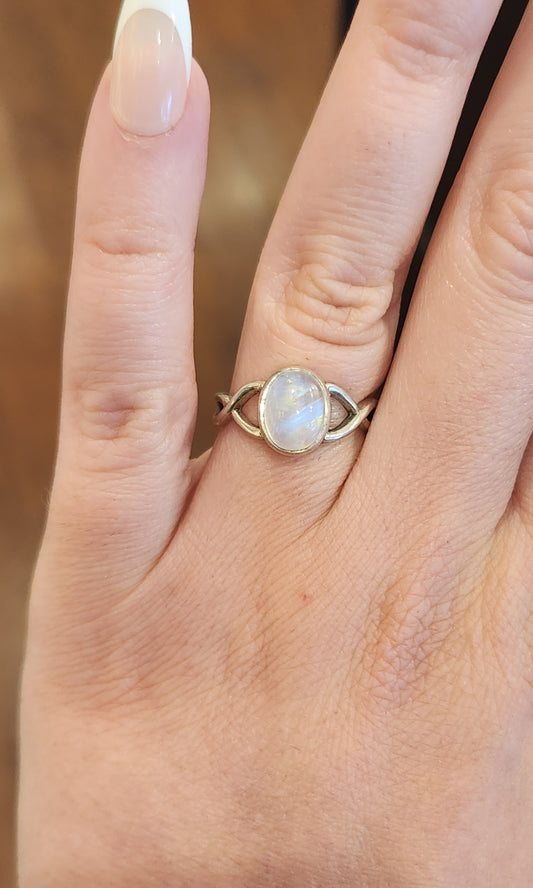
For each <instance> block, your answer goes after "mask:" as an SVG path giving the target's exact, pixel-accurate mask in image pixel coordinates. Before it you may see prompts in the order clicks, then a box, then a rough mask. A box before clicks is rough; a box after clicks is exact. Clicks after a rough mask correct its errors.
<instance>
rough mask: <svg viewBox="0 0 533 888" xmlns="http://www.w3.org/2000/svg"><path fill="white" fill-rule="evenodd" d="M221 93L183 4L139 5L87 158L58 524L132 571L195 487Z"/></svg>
mask: <svg viewBox="0 0 533 888" xmlns="http://www.w3.org/2000/svg"><path fill="white" fill-rule="evenodd" d="M128 5H129V6H131V4H128V3H127V4H126V7H128ZM134 5H135V4H134ZM182 6H183V4H182V3H174V2H173V3H170V4H169V3H166V4H165V9H166V11H167V12H171V11H172V9H177V10H178V11H180V9H181V11H183V10H182ZM183 45H186V40H185V41H184V44H183ZM208 104H209V103H208V94H207V88H206V84H205V81H204V78H203V75H202V74H201V72H200V70H199V69H198V68H197V67H196V66H193V68H192V76H191V80H190V84H189V87H188V91H187V59H186V57H185V54H184V50H183V46H182V42H181V41H180V40H178V35H177V32H176V30H175V28H174V25H173V23H172V21H171V20H170V18H169V17H168V16H167V15H163V14H162V13H161V12H160V11H158V10H155V9H151V10H144V11H140V12H136V14H135V15H133V16H132V17H130V19H129V20H126V23H125V24H124V27H123V30H122V36H121V37H120V39H119V41H118V43H117V48H116V51H115V56H114V61H113V65H112V70H111V72H109V71H108V72H107V73H106V75H105V76H104V79H103V82H102V84H101V86H100V88H99V91H98V94H97V96H96V99H95V102H94V107H93V109H92V113H91V117H90V121H89V124H88V130H87V136H86V140H85V145H84V150H83V157H82V163H81V172H80V182H79V194H78V209H77V221H76V235H75V244H74V257H73V268H72V279H71V286H70V294H69V303H68V312H67V323H66V333H65V351H64V380H63V398H62V417H61V430H60V445H59V453H58V461H57V471H56V478H55V483H54V490H53V496H52V503H51V509H50V518H49V531H48V532H49V534H52V535H53V534H54V531H55V529H56V528H57V527H60V529H61V534H60V538H61V539H62V540H66V539H68V548H69V552H71V553H72V558H73V560H74V563H76V564H77V565H78V569H83V570H85V569H87V571H89V570H91V571H93V572H95V574H96V575H98V572H99V571H105V572H107V573H106V575H108V576H109V575H110V572H111V573H112V568H113V565H117V566H118V567H119V569H120V573H119V574H115V576H120V577H121V578H123V579H126V581H127V582H129V581H130V580H132V579H134V578H135V577H136V576H138V575H139V574H142V573H143V572H144V571H146V569H147V566H148V564H149V561H150V559H153V558H156V557H157V555H158V553H159V552H160V550H161V548H162V547H163V546H164V545H165V542H166V540H167V539H168V537H169V534H170V533H171V531H172V529H173V527H174V526H175V523H176V520H177V517H178V515H179V510H180V508H181V505H182V503H183V499H184V497H185V496H186V493H187V489H188V483H189V449H190V442H191V436H192V430H193V425H194V419H195V411H196V388H195V376H194V366H193V342H192V332H193V331H192V326H193V318H192V275H193V249H194V240H195V234H196V226H197V218H198V210H199V203H200V198H201V193H202V189H203V181H204V172H205V157H206V145H207V127H208ZM112 111H113V114H112ZM113 115H114V118H115V119H114V118H113ZM117 121H118V122H119V123H120V127H119V126H117ZM127 131H128V132H127ZM65 525H67V526H68V527H69V528H70V533H66V532H65ZM65 545H67V543H65ZM48 548H49V549H50V548H51V547H48ZM94 551H98V552H100V554H101V558H100V563H95V562H96V561H98V559H94ZM125 556H127V557H125ZM67 561H68V559H66V556H65V557H63V559H62V560H61V564H62V566H65V565H66V563H67ZM65 569H67V568H65Z"/></svg>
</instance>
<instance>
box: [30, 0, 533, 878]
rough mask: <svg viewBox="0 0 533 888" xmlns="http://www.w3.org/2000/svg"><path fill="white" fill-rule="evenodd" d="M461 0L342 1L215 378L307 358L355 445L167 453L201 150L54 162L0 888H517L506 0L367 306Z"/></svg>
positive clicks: (238, 445) (250, 375)
mask: <svg viewBox="0 0 533 888" xmlns="http://www.w3.org/2000/svg"><path fill="white" fill-rule="evenodd" d="M497 10H498V3H497V2H493V0H472V2H470V3H468V4H465V3H463V2H462V0H446V2H443V0H435V2H433V3H431V4H429V3H426V2H422V0H388V2H385V0H363V2H362V3H361V4H360V7H359V9H358V12H357V14H356V18H355V21H354V25H353V27H352V30H351V33H350V35H349V37H348V40H347V42H346V45H345V47H344V49H343V51H342V54H341V56H340V58H339V60H338V63H337V65H336V68H335V70H334V72H333V74H332V77H331V80H330V82H329V84H328V86H327V89H326V91H325V94H324V97H323V100H322V103H321V105H320V107H319V109H318V112H317V116H316V120H315V122H314V124H313V127H312V129H311V131H310V133H309V136H308V138H307V140H306V143H305V145H304V147H303V149H302V153H301V156H300V157H299V159H298V161H297V164H296V166H295V170H294V173H293V176H292V178H291V181H290V183H289V185H288V187H287V191H286V194H285V196H284V197H283V200H282V202H281V205H280V208H279V211H278V214H277V216H276V219H275V221H274V224H273V228H272V231H271V234H270V236H269V239H268V242H267V244H266V247H265V250H264V253H263V256H262V259H261V262H260V265H259V269H258V272H257V277H256V281H255V284H254V287H253V292H252V294H251V299H250V306H249V310H248V314H247V318H246V322H245V328H244V331H243V338H242V343H241V347H240V351H239V356H238V360H237V364H236V369H235V376H234V380H233V384H232V391H235V390H236V389H237V388H238V387H239V386H240V385H242V384H243V383H244V382H247V381H250V380H251V379H260V378H267V377H268V376H269V375H270V374H271V373H272V372H274V371H275V370H277V369H280V367H283V366H288V365H294V364H298V365H302V366H308V367H309V368H311V369H313V370H314V371H315V372H316V373H318V374H319V375H320V376H321V377H322V378H324V379H326V380H327V381H334V382H336V383H337V384H339V385H341V386H342V387H343V388H345V389H346V390H347V391H348V392H350V393H351V394H352V395H353V397H354V398H355V399H356V400H357V399H360V398H362V397H365V396H367V395H369V394H370V393H371V392H372V391H373V390H374V389H375V388H376V387H377V386H378V385H380V384H381V383H382V382H383V381H384V380H385V378H386V382H385V387H384V390H383V394H382V396H381V399H380V403H379V407H378V409H377V411H376V415H375V418H374V420H373V422H372V426H371V429H370V432H369V433H368V435H367V437H366V439H365V438H364V437H363V435H362V433H360V432H358V433H357V434H354V435H352V436H350V437H349V438H347V439H345V440H343V441H341V442H338V443H337V444H330V445H324V446H323V447H321V448H319V449H318V450H317V451H316V452H314V453H312V454H309V455H307V456H304V457H301V458H294V459H292V458H287V457H283V456H281V455H279V454H277V453H275V452H273V451H271V450H269V449H268V448H267V447H266V445H264V444H262V443H261V442H258V441H256V440H254V439H252V438H250V437H248V436H247V435H245V434H244V433H243V432H242V431H241V430H239V429H238V428H237V427H236V426H235V425H234V424H233V423H230V424H229V425H228V426H226V427H225V428H224V429H223V430H222V432H221V433H220V435H219V437H218V439H217V443H216V445H215V447H214V449H213V451H212V452H210V453H209V454H206V455H205V456H204V457H202V458H201V459H200V460H199V461H196V462H191V461H190V458H189V448H190V440H191V431H192V428H193V426H194V414H195V399H196V394H195V384H194V367H193V359H192V262H193V248H194V236H195V229H196V223H197V214H198V206H199V202H200V198H201V192H202V185H203V176H204V164H205V154H206V144H207V129H208V94H207V88H206V84H205V81H204V79H203V76H202V74H201V72H200V71H199V69H198V68H197V67H196V66H195V67H194V69H193V75H192V80H191V85H190V89H189V93H188V97H187V105H186V109H185V113H184V116H183V117H182V119H181V121H180V122H179V124H178V126H177V127H176V128H175V130H174V131H173V132H172V133H171V134H169V135H165V136H161V137H155V138H152V139H149V140H147V139H127V138H125V137H124V135H123V134H122V133H121V132H120V131H119V129H118V128H117V127H116V125H115V123H114V121H113V119H112V117H111V113H110V110H109V79H110V77H109V72H108V73H107V74H106V76H105V77H104V79H103V82H102V84H101V86H100V89H99V91H98V94H97V96H96V99H95V103H94V107H93V110H92V114H91V119H90V122H89V125H88V132H87V138H86V143H85V148H84V154H83V160H82V167H81V175H80V186H79V201H78V216H77V225H76V238H75V248H74V261H73V271H72V281H71V288H70V297H69V307H68V318H67V327H66V334H65V358H64V388H63V399H62V416H61V429H60V444H59V453H58V459H57V470H56V476H55V482H54V486H53V491H52V495H51V502H50V511H49V518H48V524H47V529H46V534H45V537H44V541H43V544H42V550H41V553H40V556H39V561H38V564H37V568H36V573H35V579H34V584H33V591H32V600H31V608H30V619H29V635H28V645H27V655H26V661H25V668H24V676H23V687H22V704H21V786H20V806H19V836H20V851H19V856H20V885H21V888H37V886H39V888H52V886H53V888H66V886H69V888H70V886H73V885H76V886H77V888H85V886H91V888H94V886H95V885H100V886H102V888H104V886H105V888H119V886H120V888H122V886H128V888H135V886H139V888H140V886H143V888H146V886H151V885H154V886H156V885H157V886H172V888H177V886H180V888H181V886H183V888H215V886H216V888H226V886H227V888H229V886H232V888H235V886H243V888H251V886H254V888H255V886H258V888H259V886H261V888H262V886H267V885H275V886H288V888H296V886H298V888H299V886H302V888H303V886H306V888H309V886H317V888H318V886H319V888H343V886H352V888H353V886H358V888H422V886H428V885H431V886H432V888H448V886H450V888H452V886H453V888H462V886H464V888H467V886H468V888H478V886H479V888H481V886H483V888H501V886H502V885H505V886H508V888H526V886H527V885H528V884H530V881H531V872H533V845H532V843H531V835H532V834H533V718H532V713H533V610H532V601H533V581H532V576H533V545H532V536H533V444H532V443H531V434H532V430H533V250H532V247H531V245H532V243H533V98H532V96H533V93H532V90H531V83H532V82H533V55H532V53H531V47H532V46H533V9H530V10H529V11H528V12H527V13H526V16H525V19H524V22H523V24H522V27H521V29H520V31H519V33H518V35H517V37H516V38H515V41H514V44H513V46H512V49H511V51H510V54H509V56H508V59H507V61H506V63H505V66H504V68H503V70H502V72H501V75H500V77H499V80H498V82H497V84H496V86H495V89H494V92H493V95H492V97H491V99H490V101H489V104H488V107H487V108H486V111H485V113H484V116H483V119H482V121H481V123H480V125H479V127H478V130H477V133H476V135H475V137H474V140H473V143H472V145H471V148H470V150H469V152H468V155H467V158H466V160H465V162H464V165H463V169H462V171H461V173H460V175H459V177H458V180H457V182H456V184H455V187H454V189H453V192H452V194H451V196H450V198H449V200H448V202H447V205H446V207H445V209H444V211H443V214H442V218H441V220H440V223H439V225H438V228H437V231H436V232H435V235H434V238H433V241H432V244H431V247H430V249H429V252H428V255H427V258H426V261H425V264H424V267H423V270H422V273H421V275H420V279H419V282H418V286H417V290H416V293H415V297H414V300H413V303H412V306H411V309H410V312H409V317H408V320H407V323H406V326H405V329H404V332H403V334H402V338H401V342H400V346H399V349H398V351H397V353H396V355H395V357H394V361H393V363H392V366H391V356H392V345H393V341H394V335H395V328H396V322H397V313H398V300H399V295H400V293H401V289H402V285H403V281H404V278H405V273H406V268H407V265H408V262H409V258H410V256H411V255H412V252H413V250H414V247H415V244H416V241H417V237H418V235H419V233H420V230H421V226H422V224H423V220H424V218H425V215H426V213H427V211H428V208H429V206H430V204H431V200H432V197H433V194H434V191H435V188H436V186H437V183H438V179H439V175H440V173H441V170H442V167H443V164H444V162H445V159H446V156H447V153H448V150H449V147H450V143H451V139H452V137H453V132H454V128H455V125H456V122H457V119H458V116H459V113H460V110H461V106H462V102H463V99H464V96H465V94H466V90H467V88H468V84H469V81H470V78H471V76H472V73H473V70H474V68H475V64H476V61H477V58H478V56H479V54H480V52H481V50H482V48H483V45H484V42H485V40H486V37H487V35H488V32H489V30H490V27H491V24H492V22H493V20H494V17H495V15H496V13H497Z"/></svg>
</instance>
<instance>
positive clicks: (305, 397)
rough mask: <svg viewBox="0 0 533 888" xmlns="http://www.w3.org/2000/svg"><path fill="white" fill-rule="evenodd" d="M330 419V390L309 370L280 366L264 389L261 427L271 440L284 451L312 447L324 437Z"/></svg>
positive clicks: (267, 438) (290, 451)
mask: <svg viewBox="0 0 533 888" xmlns="http://www.w3.org/2000/svg"><path fill="white" fill-rule="evenodd" d="M329 420H330V398H329V392H328V390H327V388H326V387H325V385H324V383H323V382H321V380H320V379H319V378H318V377H317V376H315V374H314V373H311V371H309V370H303V369H300V368H289V369H287V370H281V371H280V372H279V373H276V374H275V375H274V376H272V377H271V379H269V380H268V382H267V383H266V384H265V386H264V388H263V390H262V392H261V397H260V399H259V423H260V427H261V431H262V433H263V435H264V437H265V439H266V440H267V441H268V443H269V444H270V445H271V446H272V447H274V448H275V449H276V450H279V451H281V452H282V453H305V452H306V451H308V450H312V449H313V448H314V447H316V446H317V445H318V444H320V443H321V442H322V441H323V440H324V437H325V435H326V433H327V431H328V427H329Z"/></svg>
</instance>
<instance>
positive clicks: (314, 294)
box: [274, 263, 394, 346]
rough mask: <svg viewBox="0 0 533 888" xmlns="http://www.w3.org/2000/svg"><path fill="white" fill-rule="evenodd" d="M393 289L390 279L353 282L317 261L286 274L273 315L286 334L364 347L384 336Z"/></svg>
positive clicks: (328, 342)
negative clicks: (277, 309) (278, 309)
mask: <svg viewBox="0 0 533 888" xmlns="http://www.w3.org/2000/svg"><path fill="white" fill-rule="evenodd" d="M393 290H394V280H393V275H391V277H390V279H389V280H384V281H382V282H378V283H375V284H373V283H354V282H352V281H350V280H346V279H345V280H343V279H342V278H340V277H338V276H335V274H332V273H331V271H330V270H329V269H327V268H326V267H325V266H324V265H322V264H319V263H308V264H305V265H302V266H301V267H300V268H298V270H297V271H296V272H294V273H293V274H292V275H291V278H290V280H289V281H288V283H287V285H286V287H285V292H284V298H283V303H282V311H281V312H280V313H279V315H278V314H277V312H275V313H274V322H275V323H279V321H280V320H281V322H282V323H284V324H285V325H286V326H288V327H290V328H291V330H294V331H295V332H297V333H299V334H301V335H303V336H304V337H306V338H310V339H313V340H315V341H318V342H323V343H326V344H331V345H346V346H355V345H370V344H372V343H374V342H376V341H377V340H380V339H382V338H383V337H384V336H386V335H387V327H386V324H385V322H384V317H385V315H386V313H387V310H388V308H389V306H390V303H391V300H392V296H393Z"/></svg>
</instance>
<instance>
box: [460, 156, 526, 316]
mask: <svg viewBox="0 0 533 888" xmlns="http://www.w3.org/2000/svg"><path fill="white" fill-rule="evenodd" d="M471 229H472V240H473V244H474V249H475V253H476V256H477V258H478V260H479V261H480V262H481V265H482V267H483V269H484V270H485V272H486V273H488V275H489V277H490V279H491V280H496V282H497V283H498V284H500V285H501V284H502V283H503V284H504V285H505V287H506V295H509V296H510V297H513V296H514V297H516V299H517V300H518V301H522V300H523V301H527V302H529V303H531V301H532V293H531V284H533V154H531V155H526V156H525V157H520V158H517V159H515V162H514V163H513V164H512V165H511V166H509V167H507V168H506V169H503V170H496V171H492V172H491V174H490V176H489V179H488V182H487V184H486V186H485V189H484V192H483V194H482V197H481V199H480V200H479V207H477V206H476V207H475V208H474V210H473V219H472V222H471Z"/></svg>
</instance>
